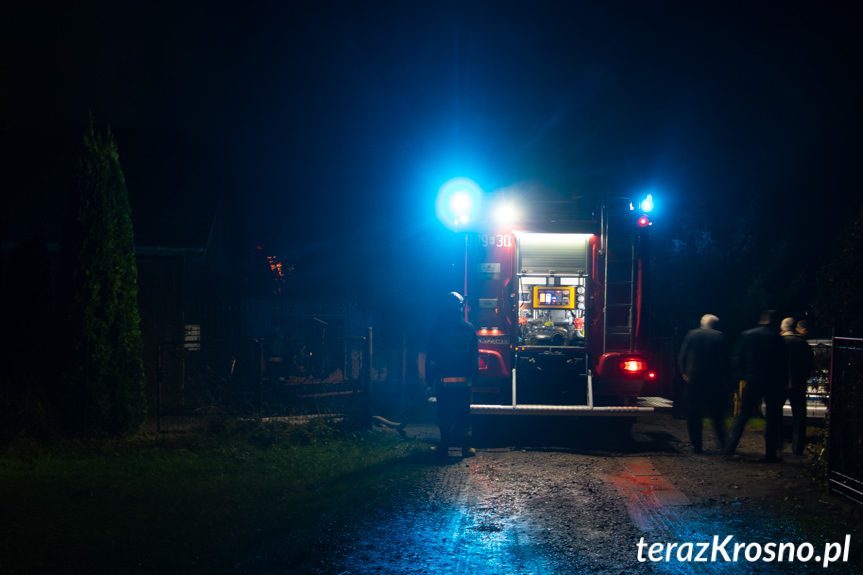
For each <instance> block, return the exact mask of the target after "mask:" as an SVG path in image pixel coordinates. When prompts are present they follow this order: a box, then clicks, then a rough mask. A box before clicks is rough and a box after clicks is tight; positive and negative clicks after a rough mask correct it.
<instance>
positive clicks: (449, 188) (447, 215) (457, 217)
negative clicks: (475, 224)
mask: <svg viewBox="0 0 863 575" xmlns="http://www.w3.org/2000/svg"><path fill="white" fill-rule="evenodd" d="M481 199H482V190H480V188H479V186H477V185H476V183H475V182H474V181H473V180H470V179H468V178H453V179H452V180H449V181H448V182H446V183H445V184H444V185H442V186H441V187H440V190H439V191H438V194H437V200H436V202H435V210H436V211H437V217H438V219H440V221H441V222H443V224H444V225H445V226H446V227H448V228H449V229H451V230H457V229H460V228H462V229H463V228H464V226H465V225H467V224H469V223H470V222H472V221H474V220H475V219H476V215H477V214H478V213H479V208H480V202H481Z"/></svg>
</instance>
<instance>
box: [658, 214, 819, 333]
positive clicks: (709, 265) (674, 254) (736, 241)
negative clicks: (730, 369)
mask: <svg viewBox="0 0 863 575" xmlns="http://www.w3.org/2000/svg"><path fill="white" fill-rule="evenodd" d="M755 208H756V206H753V207H752V209H751V210H747V211H744V212H743V213H741V214H740V215H739V216H738V218H737V221H736V222H735V223H734V225H733V228H732V229H731V230H730V231H727V232H726V233H717V234H714V233H713V231H712V230H710V229H708V228H707V227H706V226H698V225H684V226H682V228H681V229H680V230H678V231H677V233H676V234H675V236H674V237H672V238H670V239H668V240H667V241H665V242H662V243H661V242H657V244H656V245H655V248H654V254H653V258H654V265H652V266H651V268H652V270H653V274H652V277H651V281H652V291H653V293H654V302H653V310H652V312H653V315H654V322H653V324H654V330H653V331H654V333H655V334H656V335H659V336H667V335H671V334H672V333H673V332H674V330H675V328H676V329H677V331H678V333H684V332H685V331H686V330H688V329H691V328H694V327H697V325H698V320H699V318H700V317H701V316H702V315H703V314H705V313H712V314H715V315H717V316H719V318H720V320H721V322H722V329H723V330H724V331H726V332H727V333H728V334H729V335H731V336H732V337H733V336H735V335H736V334H737V333H740V332H741V331H743V330H745V329H748V328H750V327H752V326H753V325H754V324H755V322H756V321H757V319H758V315H759V313H760V311H761V310H764V309H767V308H774V309H777V310H779V311H780V313H781V314H783V315H786V316H787V315H793V316H796V317H804V315H805V313H806V312H807V311H808V309H809V306H810V305H811V303H812V302H811V301H809V299H810V298H811V293H810V292H809V291H808V287H809V283H810V282H808V281H807V278H808V277H810V276H812V275H813V270H812V269H811V266H809V264H808V262H807V260H805V259H804V260H801V258H800V257H799V254H798V255H797V256H795V254H796V253H797V252H796V250H795V248H794V247H792V245H791V243H790V241H789V240H788V238H786V237H782V236H778V235H776V234H771V233H767V232H765V231H764V230H763V228H759V226H757V225H756V224H755V222H756V221H757V219H756V218H755Z"/></svg>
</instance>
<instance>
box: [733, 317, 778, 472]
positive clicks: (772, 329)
mask: <svg viewBox="0 0 863 575" xmlns="http://www.w3.org/2000/svg"><path fill="white" fill-rule="evenodd" d="M733 363H734V367H735V369H736V370H737V374H738V376H739V377H740V379H741V380H743V381H744V382H745V385H744V386H743V398H742V399H743V401H742V404H741V409H740V413H739V414H738V415H737V417H736V418H735V419H734V425H733V427H732V430H731V437H730V438H729V440H728V445H727V446H726V448H725V454H726V455H728V456H730V455H732V454H733V453H734V450H735V449H736V448H737V444H738V443H739V442H740V436H741V435H743V428H744V427H745V426H746V422H747V421H749V418H750V416H751V415H752V413H753V411H754V410H755V408H756V407H757V406H758V404H759V403H760V402H761V400H762V398H763V399H764V403H765V409H766V413H765V419H766V429H765V431H764V461H767V462H778V461H781V460H780V459H779V458H778V457H777V455H776V449H777V446H778V444H779V434H780V431H781V425H782V404H783V402H784V401H785V387H786V386H787V384H788V354H787V352H786V351H785V342H783V341H782V336H780V335H779V321H778V320H777V316H776V312H775V311H773V310H768V311H765V312H762V314H761V318H760V319H759V321H758V325H757V326H756V327H754V328H752V329H750V330H747V331H745V332H743V333H742V334H741V335H740V338H739V339H738V340H737V344H736V345H735V348H734V356H733Z"/></svg>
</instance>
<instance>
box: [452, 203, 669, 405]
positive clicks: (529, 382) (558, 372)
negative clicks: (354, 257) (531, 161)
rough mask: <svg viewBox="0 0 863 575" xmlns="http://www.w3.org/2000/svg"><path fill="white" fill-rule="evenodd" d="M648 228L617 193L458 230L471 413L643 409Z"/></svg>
mask: <svg viewBox="0 0 863 575" xmlns="http://www.w3.org/2000/svg"><path fill="white" fill-rule="evenodd" d="M479 221H482V222H485V220H484V219H482V218H480V219H479ZM649 226H650V220H649V218H648V216H647V215H646V214H645V213H644V212H642V211H641V210H636V209H634V206H633V205H632V203H631V201H630V200H629V199H628V198H603V197H597V198H593V197H587V198H581V199H578V200H574V201H567V202H558V203H554V202H551V203H549V202H546V203H541V204H540V203H534V204H532V205H531V206H530V208H529V209H528V210H526V211H525V212H524V213H523V216H522V217H521V218H520V219H519V220H517V221H515V222H514V223H511V224H506V225H503V224H490V223H488V224H486V223H483V224H482V227H485V229H483V230H480V231H469V232H466V239H465V286H464V288H465V292H466V299H467V307H466V315H467V319H468V321H470V322H471V323H472V324H473V325H474V326H475V327H476V329H477V333H478V336H479V346H480V376H479V378H478V381H477V382H475V384H474V389H473V391H474V394H473V395H474V399H473V402H472V405H471V411H472V413H475V414H533V415H550V414H555V415H620V416H632V415H636V414H638V413H641V412H648V411H652V408H650V407H639V406H638V403H637V398H638V396H639V394H641V393H642V388H643V386H644V385H645V383H647V382H648V381H650V380H651V379H652V378H654V377H655V375H654V373H653V372H652V371H651V365H650V358H649V357H648V355H647V337H648V330H647V313H646V301H647V291H646V283H645V280H646V275H647V265H648V239H649V234H648V230H649Z"/></svg>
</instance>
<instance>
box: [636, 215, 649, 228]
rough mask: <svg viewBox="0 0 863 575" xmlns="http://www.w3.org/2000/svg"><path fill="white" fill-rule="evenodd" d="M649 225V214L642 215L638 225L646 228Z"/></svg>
mask: <svg viewBox="0 0 863 575" xmlns="http://www.w3.org/2000/svg"><path fill="white" fill-rule="evenodd" d="M649 225H650V218H648V217H647V216H641V217H640V218H638V227H640V228H646V227H647V226H649Z"/></svg>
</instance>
